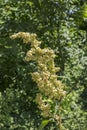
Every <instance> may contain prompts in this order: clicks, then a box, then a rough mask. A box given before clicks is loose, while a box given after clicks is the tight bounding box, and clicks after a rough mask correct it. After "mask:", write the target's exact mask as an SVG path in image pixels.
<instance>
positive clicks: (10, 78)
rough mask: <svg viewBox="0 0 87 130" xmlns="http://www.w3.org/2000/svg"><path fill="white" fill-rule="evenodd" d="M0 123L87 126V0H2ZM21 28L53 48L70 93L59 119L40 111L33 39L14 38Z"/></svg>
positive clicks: (33, 128)
mask: <svg viewBox="0 0 87 130" xmlns="http://www.w3.org/2000/svg"><path fill="white" fill-rule="evenodd" d="M0 12H1V13H0V129H1V130H39V129H40V130H42V129H45V130H87V2H86V0H84V1H82V0H0ZM17 32H29V33H35V34H37V39H38V40H39V41H41V42H42V44H41V46H40V47H41V48H42V49H43V48H51V49H52V50H54V52H55V54H56V57H55V66H56V67H60V71H58V72H57V77H58V80H60V81H61V82H62V83H63V84H64V86H65V88H64V91H66V96H65V98H64V99H62V100H58V108H57V112H58V115H59V116H60V117H61V124H62V128H61V127H60V119H59V124H57V123H56V121H55V120H51V119H50V120H48V118H45V117H43V116H42V115H41V110H40V109H39V108H38V104H37V103H36V101H35V98H36V95H37V92H38V89H37V84H36V82H34V81H33V80H32V77H31V74H30V73H32V72H33V73H34V72H36V71H37V63H35V62H34V61H26V60H25V55H26V53H27V51H28V50H29V49H31V47H30V45H29V44H22V42H23V41H22V40H21V39H16V40H12V39H10V36H11V35H13V34H14V33H17Z"/></svg>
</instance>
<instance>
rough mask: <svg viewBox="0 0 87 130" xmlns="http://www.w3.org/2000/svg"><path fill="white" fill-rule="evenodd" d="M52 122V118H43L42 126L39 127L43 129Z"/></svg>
mask: <svg viewBox="0 0 87 130" xmlns="http://www.w3.org/2000/svg"><path fill="white" fill-rule="evenodd" d="M49 122H50V120H43V121H42V123H41V125H40V127H39V130H43V129H44V127H45V126H46V125H47V124H48V123H49Z"/></svg>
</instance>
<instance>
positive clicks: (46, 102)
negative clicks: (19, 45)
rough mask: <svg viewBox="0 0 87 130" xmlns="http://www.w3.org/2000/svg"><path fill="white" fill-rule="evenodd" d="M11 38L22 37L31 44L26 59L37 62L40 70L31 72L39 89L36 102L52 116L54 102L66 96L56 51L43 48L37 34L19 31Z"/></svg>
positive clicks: (47, 114)
mask: <svg viewBox="0 0 87 130" xmlns="http://www.w3.org/2000/svg"><path fill="white" fill-rule="evenodd" d="M11 38H12V39H15V38H22V39H23V42H24V43H30V44H31V49H30V50H29V51H28V52H27V54H26V57H25V60H26V61H31V60H32V61H35V62H36V63H37V70H38V71H37V72H33V73H31V75H32V79H33V80H34V81H35V82H36V83H37V87H38V89H39V92H38V94H37V96H36V102H37V104H38V107H39V108H40V109H41V111H42V115H43V116H44V117H52V115H53V111H52V110H51V108H52V106H53V104H54V102H55V101H56V100H60V99H62V98H63V97H64V96H65V91H64V90H63V88H64V86H63V84H62V83H61V81H60V80H58V79H57V75H56V72H57V71H58V70H59V68H57V67H55V63H54V58H55V56H56V55H55V53H54V51H53V50H52V49H49V48H44V49H41V48H40V44H41V42H40V41H38V40H37V39H36V34H30V33H25V32H19V33H17V34H14V35H12V36H11ZM54 107H55V106H54Z"/></svg>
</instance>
